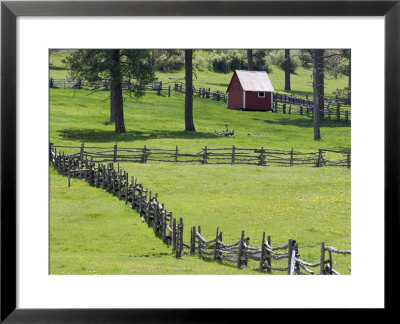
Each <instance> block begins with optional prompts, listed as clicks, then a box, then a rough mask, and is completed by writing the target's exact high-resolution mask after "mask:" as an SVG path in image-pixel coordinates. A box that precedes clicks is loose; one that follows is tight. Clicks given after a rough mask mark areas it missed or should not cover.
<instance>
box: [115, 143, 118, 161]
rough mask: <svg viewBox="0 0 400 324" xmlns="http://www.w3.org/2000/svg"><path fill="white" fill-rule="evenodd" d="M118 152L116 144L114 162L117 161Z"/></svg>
mask: <svg viewBox="0 0 400 324" xmlns="http://www.w3.org/2000/svg"><path fill="white" fill-rule="evenodd" d="M117 150H118V148H117V143H115V145H114V162H115V161H117Z"/></svg>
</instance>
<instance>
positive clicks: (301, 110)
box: [300, 105, 303, 115]
mask: <svg viewBox="0 0 400 324" xmlns="http://www.w3.org/2000/svg"><path fill="white" fill-rule="evenodd" d="M300 115H303V106H301V105H300Z"/></svg>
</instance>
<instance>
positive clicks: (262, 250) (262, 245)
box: [259, 232, 265, 272]
mask: <svg viewBox="0 0 400 324" xmlns="http://www.w3.org/2000/svg"><path fill="white" fill-rule="evenodd" d="M264 255H265V232H263V236H262V241H261V256H260V269H259V271H260V272H263V271H264Z"/></svg>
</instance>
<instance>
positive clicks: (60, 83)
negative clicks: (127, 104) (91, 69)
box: [49, 78, 172, 97]
mask: <svg viewBox="0 0 400 324" xmlns="http://www.w3.org/2000/svg"><path fill="white" fill-rule="evenodd" d="M110 85H111V81H110V80H108V79H106V80H102V81H100V82H88V81H84V80H82V79H77V80H70V79H53V78H50V79H49V88H61V89H67V88H71V89H83V88H90V89H99V90H105V91H106V90H110ZM134 87H140V88H141V89H143V90H144V91H155V92H157V95H159V96H161V95H166V96H168V97H170V96H171V90H172V87H171V85H168V86H163V83H162V81H155V82H152V83H148V84H144V85H142V84H138V83H129V82H127V81H123V82H122V89H133V88H134Z"/></svg>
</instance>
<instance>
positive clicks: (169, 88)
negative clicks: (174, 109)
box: [168, 85, 171, 98]
mask: <svg viewBox="0 0 400 324" xmlns="http://www.w3.org/2000/svg"><path fill="white" fill-rule="evenodd" d="M169 97H171V85H169V86H168V98H169Z"/></svg>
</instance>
